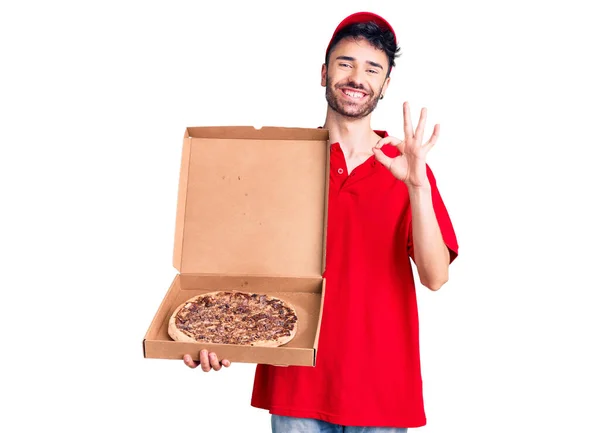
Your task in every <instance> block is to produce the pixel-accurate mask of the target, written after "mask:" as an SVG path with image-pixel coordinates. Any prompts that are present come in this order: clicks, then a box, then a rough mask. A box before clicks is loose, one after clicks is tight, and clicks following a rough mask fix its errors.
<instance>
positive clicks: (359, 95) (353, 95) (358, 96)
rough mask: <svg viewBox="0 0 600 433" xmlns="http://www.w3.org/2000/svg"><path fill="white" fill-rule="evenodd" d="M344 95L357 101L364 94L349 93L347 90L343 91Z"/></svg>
mask: <svg viewBox="0 0 600 433" xmlns="http://www.w3.org/2000/svg"><path fill="white" fill-rule="evenodd" d="M344 93H345V94H346V95H348V96H350V97H352V98H356V99H358V98H362V97H363V96H364V94H363V93H360V92H351V91H349V90H344Z"/></svg>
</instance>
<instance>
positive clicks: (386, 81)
mask: <svg viewBox="0 0 600 433" xmlns="http://www.w3.org/2000/svg"><path fill="white" fill-rule="evenodd" d="M389 85H390V77H387V78H386V79H385V81H384V82H383V87H382V88H381V94H382V95H385V92H387V88H388V86H389Z"/></svg>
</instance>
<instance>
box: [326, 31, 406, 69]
mask: <svg viewBox="0 0 600 433" xmlns="http://www.w3.org/2000/svg"><path fill="white" fill-rule="evenodd" d="M344 38H354V39H361V38H364V39H366V40H367V41H368V42H369V43H370V44H371V45H372V46H373V47H374V48H377V49H379V50H383V51H385V54H386V55H387V58H388V63H389V68H388V72H387V75H390V72H391V71H392V67H394V66H396V62H395V59H396V57H399V56H400V47H397V46H396V42H395V41H394V34H393V33H392V32H391V31H389V30H382V29H381V27H379V26H378V25H377V24H375V23H374V22H373V21H369V22H366V23H355V24H350V25H349V26H346V27H344V28H343V29H341V30H340V31H339V32H338V33H337V34H336V35H335V37H334V38H333V39H332V41H331V45H330V47H329V50H327V53H326V54H325V64H326V65H329V54H330V53H331V51H333V49H334V48H335V46H336V45H337V44H338V42H339V41H341V40H342V39H344ZM387 75H386V76H387Z"/></svg>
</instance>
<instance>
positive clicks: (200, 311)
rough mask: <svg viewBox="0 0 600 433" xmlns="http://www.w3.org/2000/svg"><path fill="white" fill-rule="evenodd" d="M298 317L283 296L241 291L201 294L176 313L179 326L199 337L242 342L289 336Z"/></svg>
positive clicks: (223, 342)
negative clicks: (270, 296)
mask: <svg viewBox="0 0 600 433" xmlns="http://www.w3.org/2000/svg"><path fill="white" fill-rule="evenodd" d="M296 320H297V318H296V315H295V314H294V312H293V310H292V309H290V308H289V307H287V306H285V305H284V304H283V303H282V302H281V301H280V300H276V299H267V296H265V295H256V294H252V295H250V294H247V293H240V292H221V293H218V294H215V295H211V296H205V297H200V298H198V299H197V300H196V301H195V302H188V303H186V304H185V305H184V306H183V307H182V308H181V309H180V310H179V312H178V313H177V316H176V324H177V328H179V329H180V330H181V331H182V332H183V333H185V334H187V335H189V336H190V337H192V338H194V339H195V340H197V341H205V342H207V343H216V344H242V345H252V344H253V343H254V342H257V341H265V340H268V341H272V340H276V339H277V338H280V337H286V336H289V335H291V332H292V329H293V328H294V323H295V322H296Z"/></svg>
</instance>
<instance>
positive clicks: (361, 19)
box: [325, 12, 398, 52]
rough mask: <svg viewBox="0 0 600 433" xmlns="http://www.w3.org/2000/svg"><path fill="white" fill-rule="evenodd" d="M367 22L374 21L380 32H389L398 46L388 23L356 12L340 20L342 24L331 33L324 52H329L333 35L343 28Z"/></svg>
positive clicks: (373, 16)
mask: <svg viewBox="0 0 600 433" xmlns="http://www.w3.org/2000/svg"><path fill="white" fill-rule="evenodd" d="M369 21H374V22H375V24H377V25H378V26H379V27H380V28H381V29H382V30H389V31H391V32H392V34H393V35H394V42H395V43H396V45H397V44H398V40H397V39H396V32H394V29H393V28H392V26H391V25H390V23H388V22H387V21H386V20H385V19H383V18H382V17H380V16H379V15H377V14H374V13H372V12H356V13H354V14H352V15H349V16H347V17H346V18H344V19H343V20H342V22H341V23H340V24H339V25H338V26H337V28H336V29H335V31H334V32H333V35H332V36H331V40H330V41H329V44H328V45H327V49H326V50H325V52H327V51H329V48H330V47H331V43H332V42H333V38H335V35H337V34H338V32H339V31H340V30H341V29H343V28H344V27H346V26H348V25H350V24H356V23H366V22H369Z"/></svg>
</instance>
